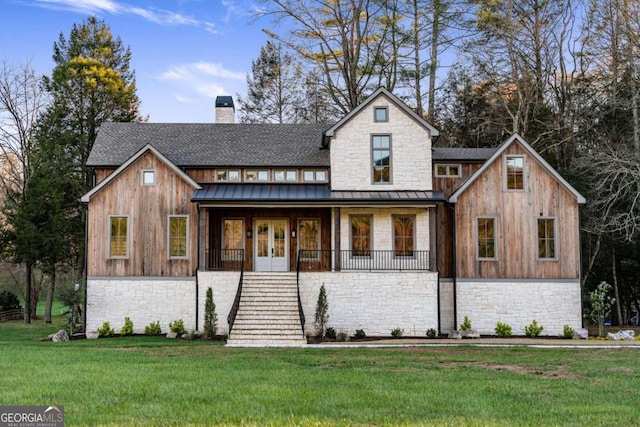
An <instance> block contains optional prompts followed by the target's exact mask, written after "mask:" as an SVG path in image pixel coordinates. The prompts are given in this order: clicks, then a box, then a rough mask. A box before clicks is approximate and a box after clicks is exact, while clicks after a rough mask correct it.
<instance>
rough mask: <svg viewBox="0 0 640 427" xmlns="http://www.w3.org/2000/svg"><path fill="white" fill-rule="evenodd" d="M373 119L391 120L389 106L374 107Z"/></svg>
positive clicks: (378, 120)
mask: <svg viewBox="0 0 640 427" xmlns="http://www.w3.org/2000/svg"><path fill="white" fill-rule="evenodd" d="M373 121H374V122H376V123H378V122H388V121H389V109H388V108H387V107H374V108H373Z"/></svg>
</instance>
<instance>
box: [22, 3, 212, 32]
mask: <svg viewBox="0 0 640 427" xmlns="http://www.w3.org/2000/svg"><path fill="white" fill-rule="evenodd" d="M33 5H35V6H39V7H45V8H51V9H59V10H71V11H74V12H80V13H91V14H99V13H108V14H123V15H135V16H139V17H140V18H142V19H145V20H147V21H149V22H153V23H155V24H158V25H186V26H191V27H199V28H202V29H203V30H205V31H207V32H210V33H212V34H217V30H216V26H215V24H214V23H212V22H208V21H202V20H199V19H196V18H193V17H191V16H188V15H183V14H181V13H176V12H172V11H170V10H164V9H157V8H147V9H145V8H141V7H136V6H130V5H128V4H126V3H120V2H117V1H115V0H35V1H34V3H33Z"/></svg>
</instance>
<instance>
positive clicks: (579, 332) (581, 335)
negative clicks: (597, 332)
mask: <svg viewBox="0 0 640 427" xmlns="http://www.w3.org/2000/svg"><path fill="white" fill-rule="evenodd" d="M573 336H574V337H575V338H578V339H581V340H587V339H589V330H588V329H586V328H580V329H576V330H575V331H573Z"/></svg>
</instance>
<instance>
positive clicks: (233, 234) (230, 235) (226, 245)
mask: <svg viewBox="0 0 640 427" xmlns="http://www.w3.org/2000/svg"><path fill="white" fill-rule="evenodd" d="M242 249H244V220H243V219H239V218H224V219H223V220H222V259H223V260H225V261H233V260H241V259H242Z"/></svg>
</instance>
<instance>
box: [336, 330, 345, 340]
mask: <svg viewBox="0 0 640 427" xmlns="http://www.w3.org/2000/svg"><path fill="white" fill-rule="evenodd" d="M336 338H337V339H338V341H340V342H345V341H346V340H347V333H346V332H340V333H339V334H338V336H337V337H336Z"/></svg>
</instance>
